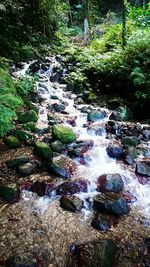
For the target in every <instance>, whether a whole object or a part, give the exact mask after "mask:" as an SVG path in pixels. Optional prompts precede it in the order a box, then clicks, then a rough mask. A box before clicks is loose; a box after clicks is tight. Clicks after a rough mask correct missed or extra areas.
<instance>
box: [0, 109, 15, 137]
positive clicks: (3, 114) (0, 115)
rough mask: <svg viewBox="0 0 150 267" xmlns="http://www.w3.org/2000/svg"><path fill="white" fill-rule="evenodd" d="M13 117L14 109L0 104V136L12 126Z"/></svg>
mask: <svg viewBox="0 0 150 267" xmlns="http://www.w3.org/2000/svg"><path fill="white" fill-rule="evenodd" d="M15 117H16V114H15V112H14V111H12V110H11V109H10V108H7V107H5V106H3V105H1V104H0V125H1V127H0V138H1V137H3V136H4V135H5V134H6V133H7V132H8V131H9V130H10V129H11V128H12V127H13V125H12V121H13V119H14V118H15Z"/></svg>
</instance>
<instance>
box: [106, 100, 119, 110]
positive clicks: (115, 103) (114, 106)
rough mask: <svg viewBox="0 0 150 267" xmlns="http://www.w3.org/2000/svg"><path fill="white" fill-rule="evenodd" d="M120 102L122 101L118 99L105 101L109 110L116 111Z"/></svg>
mask: <svg viewBox="0 0 150 267" xmlns="http://www.w3.org/2000/svg"><path fill="white" fill-rule="evenodd" d="M121 102H122V99H120V98H113V99H109V100H107V107H108V108H109V109H117V108H118V107H119V106H120V103H121Z"/></svg>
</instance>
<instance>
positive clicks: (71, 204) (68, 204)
mask: <svg viewBox="0 0 150 267" xmlns="http://www.w3.org/2000/svg"><path fill="white" fill-rule="evenodd" d="M83 205H84V202H83V200H81V199H80V198H79V197H76V196H62V197H61V198H60V206H61V207H62V208H63V209H64V210H68V211H71V212H76V211H80V210H81V209H82V208H83Z"/></svg>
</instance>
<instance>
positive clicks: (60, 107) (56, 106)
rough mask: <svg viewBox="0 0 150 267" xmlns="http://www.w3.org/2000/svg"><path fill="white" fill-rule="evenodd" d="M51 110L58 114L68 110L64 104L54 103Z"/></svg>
mask: <svg viewBox="0 0 150 267" xmlns="http://www.w3.org/2000/svg"><path fill="white" fill-rule="evenodd" d="M51 108H52V109H54V110H55V111H56V112H62V111H64V110H65V109H66V106H65V105H64V104H57V103H54V104H53V105H52V106H51Z"/></svg>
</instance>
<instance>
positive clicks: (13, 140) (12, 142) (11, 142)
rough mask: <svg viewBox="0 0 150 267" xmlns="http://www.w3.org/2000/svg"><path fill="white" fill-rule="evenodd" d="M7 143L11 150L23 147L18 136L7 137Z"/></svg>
mask: <svg viewBox="0 0 150 267" xmlns="http://www.w3.org/2000/svg"><path fill="white" fill-rule="evenodd" d="M5 141H6V144H7V145H8V146H9V147H10V148H17V147H19V146H20V145H21V143H20V140H19V139H18V138H17V137H16V136H13V135H9V136H7V137H6V139H5Z"/></svg>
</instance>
